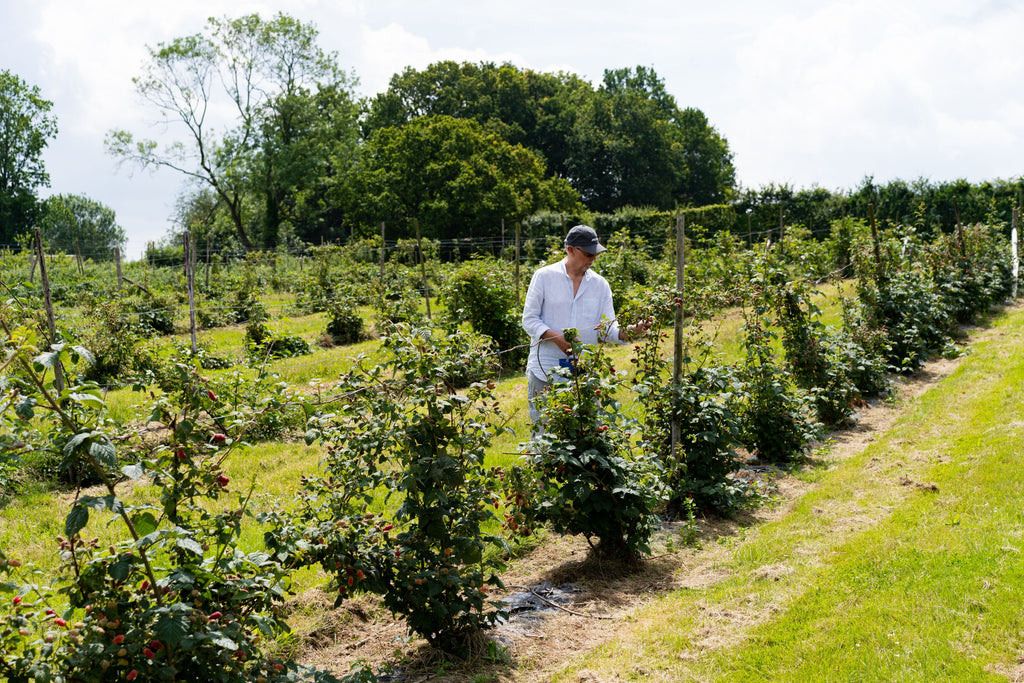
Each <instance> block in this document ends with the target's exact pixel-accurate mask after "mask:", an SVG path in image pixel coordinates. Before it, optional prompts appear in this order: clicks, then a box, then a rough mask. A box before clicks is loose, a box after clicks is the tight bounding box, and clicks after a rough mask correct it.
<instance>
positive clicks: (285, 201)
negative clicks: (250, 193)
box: [252, 85, 359, 247]
mask: <svg viewBox="0 0 1024 683" xmlns="http://www.w3.org/2000/svg"><path fill="white" fill-rule="evenodd" d="M358 119H359V107H358V105H357V103H356V102H355V101H354V100H353V98H352V97H351V95H350V93H349V92H348V91H347V90H345V89H344V88H343V87H340V86H337V85H335V86H321V87H320V88H319V90H317V91H316V92H312V93H307V92H304V91H303V92H296V93H290V94H285V95H282V96H281V97H279V98H277V99H276V100H274V101H273V102H272V103H271V107H270V115H268V116H267V117H266V119H265V121H264V124H263V130H262V147H261V149H260V154H259V155H258V157H257V159H256V163H255V165H254V172H253V174H252V176H253V181H254V183H256V188H255V194H257V195H258V196H261V197H263V200H264V201H263V217H262V225H263V240H262V241H263V244H264V246H266V247H272V246H275V245H277V244H278V243H279V242H281V241H282V240H284V239H286V238H287V237H289V236H290V237H292V238H294V239H298V240H301V241H304V242H307V243H315V242H317V241H319V240H320V239H326V240H332V239H334V238H335V237H337V236H339V235H340V228H341V223H342V220H343V218H344V215H343V213H342V207H343V206H344V205H346V204H347V203H348V190H349V189H350V185H349V181H350V178H349V175H350V172H351V171H352V169H353V168H354V166H355V163H356V160H357V159H358V152H359V127H358Z"/></svg>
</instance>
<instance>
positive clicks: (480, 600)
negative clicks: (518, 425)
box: [267, 328, 504, 655]
mask: <svg viewBox="0 0 1024 683" xmlns="http://www.w3.org/2000/svg"><path fill="white" fill-rule="evenodd" d="M381 351H382V355H383V358H382V359H381V360H380V363H379V364H378V365H373V366H370V365H368V364H367V363H366V362H365V360H362V361H360V362H358V363H357V365H356V367H355V368H353V370H352V371H351V372H349V373H348V374H347V375H345V376H344V377H343V378H342V380H341V382H340V384H339V385H338V386H337V387H336V389H337V390H338V391H339V393H341V394H343V395H345V396H347V399H346V401H345V404H344V405H343V406H342V407H341V408H340V409H339V411H338V413H336V414H326V415H316V416H314V418H313V419H311V421H310V430H309V432H308V433H307V441H308V442H313V441H316V440H322V441H323V442H324V443H325V444H326V445H327V448H328V453H327V456H326V458H325V460H324V466H325V468H326V472H325V473H324V476H319V477H308V478H305V479H303V486H302V491H301V493H300V496H299V498H300V502H299V507H298V510H297V511H295V513H294V514H292V515H284V514H277V513H273V514H271V515H269V516H268V520H272V521H273V522H274V525H275V529H274V530H273V531H271V532H269V533H268V534H267V542H268V543H269V544H271V545H272V546H273V547H274V549H275V551H276V557H277V558H279V559H280V560H281V561H288V562H294V563H296V564H297V565H303V566H304V565H310V564H319V565H320V566H321V567H322V568H323V570H324V571H325V572H327V573H328V575H330V576H331V577H333V582H334V590H335V591H336V592H337V595H338V598H337V604H340V603H341V602H342V601H343V600H344V599H345V598H347V597H350V596H351V595H353V594H354V593H356V592H358V591H368V592H372V593H376V594H378V595H380V596H381V599H382V600H383V602H384V604H385V606H387V607H388V608H389V609H390V610H391V611H392V612H393V613H394V614H396V615H400V616H402V617H403V618H404V619H405V620H406V623H407V624H408V625H409V628H410V629H412V630H413V631H414V632H416V633H418V634H419V635H421V636H423V637H424V638H426V639H427V640H428V641H429V642H430V643H431V644H432V645H433V646H434V647H436V648H439V649H441V650H443V651H446V652H454V653H457V654H462V655H464V654H466V653H467V652H468V651H469V650H470V649H471V648H472V644H473V643H474V641H475V640H476V639H477V638H478V637H479V634H480V632H481V630H482V629H486V628H489V627H491V626H493V625H494V624H496V623H497V622H498V621H499V620H500V619H501V618H502V615H503V614H504V612H503V611H502V609H501V605H500V604H498V603H493V602H489V600H488V595H487V591H488V586H489V585H490V586H501V581H500V579H499V576H498V570H499V568H500V566H501V565H500V562H499V560H498V559H497V553H489V552H487V550H488V548H500V547H501V542H500V539H498V538H497V537H495V536H493V535H491V534H488V533H486V532H485V531H484V526H485V525H486V524H488V523H489V522H490V521H491V520H493V519H495V516H496V514H495V511H494V508H496V507H497V506H498V502H499V501H498V495H497V492H496V491H497V488H496V479H495V473H494V472H491V471H490V470H488V469H486V468H485V467H484V451H485V449H486V448H487V446H488V444H489V443H490V441H491V439H492V438H493V436H494V435H495V434H496V433H498V431H500V429H501V427H500V421H501V419H502V418H501V414H500V411H499V408H498V403H497V401H495V400H494V398H493V396H492V395H491V393H490V392H491V389H492V388H493V384H490V385H488V384H483V383H476V384H473V385H472V386H470V387H469V389H468V390H467V391H466V392H464V393H457V392H456V391H455V389H454V387H452V386H451V385H450V384H448V383H447V382H446V381H445V380H444V378H445V377H447V376H449V375H451V374H452V370H451V368H452V366H457V365H460V364H461V363H462V359H461V358H459V357H456V356H453V355H451V354H450V353H449V352H448V351H447V350H446V348H445V346H444V345H439V344H437V343H435V341H434V340H433V339H432V338H431V337H430V336H429V335H428V334H426V333H424V332H422V331H414V330H408V329H405V328H403V329H400V331H399V333H396V334H394V335H392V336H389V337H387V338H385V339H384V340H383V344H382V349H381ZM380 490H383V491H385V492H386V493H387V494H388V495H389V496H395V497H396V498H399V499H400V503H399V504H398V505H397V507H395V506H388V507H387V508H386V510H381V509H379V508H373V509H368V507H367V506H368V504H369V503H370V502H371V501H372V500H373V497H374V494H375V492H377V491H380ZM491 608H493V609H491Z"/></svg>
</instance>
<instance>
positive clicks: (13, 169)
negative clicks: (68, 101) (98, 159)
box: [0, 70, 57, 244]
mask: <svg viewBox="0 0 1024 683" xmlns="http://www.w3.org/2000/svg"><path fill="white" fill-rule="evenodd" d="M52 106H53V103H52V102H50V101H49V100H45V99H43V98H42V96H41V95H40V92H39V88H38V87H37V86H30V85H28V84H27V83H26V82H25V81H23V80H22V79H21V78H19V77H18V76H16V75H15V74H13V73H11V72H10V71H7V70H3V71H0V244H10V243H12V242H14V240H15V239H16V238H17V237H18V236H20V235H23V234H25V233H27V232H28V231H29V230H30V229H31V228H32V227H33V224H34V223H35V221H36V218H37V217H38V215H39V205H38V201H37V199H36V191H37V190H38V188H40V187H47V186H49V184H50V176H49V174H47V172H46V166H45V164H44V163H43V150H44V149H45V148H46V145H47V143H49V141H50V139H51V138H53V137H54V136H56V135H57V119H56V118H55V117H54V116H53V115H52V114H50V109H51V107H52Z"/></svg>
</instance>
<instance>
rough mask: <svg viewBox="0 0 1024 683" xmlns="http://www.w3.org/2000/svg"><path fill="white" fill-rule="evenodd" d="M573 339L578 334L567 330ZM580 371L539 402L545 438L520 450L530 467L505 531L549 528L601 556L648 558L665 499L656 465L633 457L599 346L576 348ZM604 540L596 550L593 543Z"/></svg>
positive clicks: (511, 488) (515, 480) (613, 380)
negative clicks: (575, 536)
mask: <svg viewBox="0 0 1024 683" xmlns="http://www.w3.org/2000/svg"><path fill="white" fill-rule="evenodd" d="M565 335H566V338H567V339H573V338H574V337H575V336H576V331H575V330H566V331H565ZM574 347H575V348H574V351H575V354H574V356H575V357H576V358H577V359H580V360H577V362H576V368H575V373H574V374H573V375H572V376H571V377H567V378H565V379H566V381H562V382H554V383H552V385H551V388H550V389H549V390H548V391H546V392H545V393H544V394H542V395H541V396H540V397H539V398H538V404H539V406H540V411H541V421H540V424H541V426H542V427H543V432H542V433H540V434H539V435H535V436H534V438H533V440H532V441H530V442H529V443H526V444H524V445H523V447H522V451H523V456H522V459H523V461H524V463H525V464H524V465H521V466H516V467H515V468H513V470H512V471H511V472H510V474H509V478H508V485H507V494H506V497H507V500H508V504H509V510H510V511H509V517H508V518H507V520H506V525H507V526H509V527H511V528H513V529H518V530H520V531H522V532H525V533H530V532H531V531H532V529H533V528H534V527H535V526H536V525H537V524H544V523H550V524H551V525H552V526H553V528H554V529H555V531H557V532H559V533H569V534H582V535H583V536H584V537H585V538H586V539H587V542H588V543H590V544H591V546H592V547H593V548H594V549H595V551H597V552H598V553H599V554H601V555H603V556H606V557H618V558H624V559H633V558H637V557H639V556H640V555H641V554H644V553H648V552H650V548H649V545H648V543H649V541H650V538H651V535H652V534H653V533H654V531H655V529H656V527H657V517H656V514H655V513H656V509H657V507H658V505H659V504H660V503H661V501H662V486H661V482H660V479H659V477H658V471H657V463H656V462H654V461H653V460H651V459H648V458H647V457H646V456H644V455H643V454H633V453H630V436H631V433H630V432H629V431H628V430H627V427H626V424H627V423H626V421H625V419H624V417H623V416H622V415H621V413H620V412H619V411H620V408H621V406H620V404H619V401H618V399H616V398H615V392H616V390H617V388H618V386H619V384H620V383H621V381H622V379H623V377H624V375H620V374H617V373H615V371H614V369H613V368H612V366H611V362H610V361H609V360H608V358H607V357H606V356H605V355H604V354H603V352H602V350H601V347H597V348H596V349H593V350H588V352H587V355H586V358H585V359H582V357H581V354H582V351H583V346H582V344H579V343H576V344H574ZM594 538H596V539H597V540H598V543H597V545H596V546H595V545H594V543H593V540H592V539H594Z"/></svg>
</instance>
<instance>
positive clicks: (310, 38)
mask: <svg viewBox="0 0 1024 683" xmlns="http://www.w3.org/2000/svg"><path fill="white" fill-rule="evenodd" d="M317 36H318V32H317V30H316V29H315V28H314V27H313V26H312V25H306V24H302V23H300V22H299V21H297V20H295V19H293V18H291V17H288V16H287V15H284V14H281V13H279V14H278V15H277V16H276V17H274V19H272V20H270V21H264V20H262V19H261V18H260V17H259V15H257V14H251V15H247V16H244V17H241V18H239V19H233V20H230V19H227V18H224V19H216V18H211V19H210V20H209V21H208V24H207V31H206V32H205V33H198V34H194V35H191V36H186V37H184V38H177V39H175V40H173V41H171V42H170V43H159V44H158V45H157V47H156V48H150V49H149V62H148V63H147V64H146V66H145V67H144V72H143V74H142V76H139V77H137V78H135V79H134V83H135V87H136V90H137V91H138V93H139V94H140V95H141V96H142V97H143V99H145V100H147V101H148V102H149V103H151V104H152V105H154V106H155V107H156V108H157V110H158V111H159V112H160V114H161V115H162V117H163V118H164V121H165V122H167V123H175V124H179V130H182V131H183V132H184V140H176V141H174V142H172V143H171V144H169V145H168V146H167V147H166V148H164V149H163V150H160V149H159V145H158V143H157V142H156V141H155V140H138V141H136V140H135V139H134V137H133V136H132V134H131V133H130V132H128V131H124V130H115V131H111V132H110V133H109V134H108V136H107V148H108V150H109V151H110V152H111V153H112V154H114V155H115V156H118V157H120V158H121V159H122V160H127V161H132V162H135V163H137V164H139V165H140V166H142V167H166V168H171V169H174V170H176V171H178V172H179V173H182V174H184V175H185V176H187V177H189V178H192V179H194V180H197V181H199V182H200V183H201V184H202V185H205V186H207V187H209V188H210V189H211V190H213V192H214V193H215V194H216V195H217V197H218V198H219V200H220V202H221V204H222V206H223V207H224V208H225V210H226V211H227V212H228V214H229V216H230V218H231V223H232V225H233V226H234V229H235V233H236V236H237V237H238V241H239V242H240V244H241V245H242V246H243V247H244V248H246V249H250V248H252V246H253V242H254V237H255V236H254V235H253V234H252V233H251V231H250V227H249V226H250V223H252V222H253V221H254V219H257V218H258V217H257V216H256V215H255V213H254V208H253V207H254V206H258V205H259V204H263V205H264V206H266V204H267V202H266V200H265V199H264V201H263V202H258V201H253V198H252V196H251V195H252V192H253V190H254V188H259V190H260V191H262V192H267V191H272V190H273V188H274V182H273V175H274V174H273V172H272V169H271V168H270V167H268V166H267V164H269V163H273V159H275V158H276V157H274V155H269V156H268V155H267V154H265V150H264V149H263V140H262V137H261V136H262V135H263V133H264V126H265V125H268V122H271V121H273V120H275V119H276V120H277V124H276V126H277V127H278V128H279V129H280V128H281V126H282V125H285V124H286V123H287V122H286V118H287V117H286V115H285V110H286V109H287V107H286V106H285V105H286V104H287V103H290V102H292V101H293V100H294V98H299V97H302V96H304V95H305V94H306V93H308V92H313V91H315V90H317V88H318V87H319V85H320V84H321V83H324V84H327V85H329V86H333V87H337V88H341V89H347V88H348V85H349V84H348V79H347V77H345V76H344V75H343V74H342V73H341V72H340V71H339V70H338V68H337V66H336V55H335V53H325V52H323V51H322V50H321V49H320V48H318V47H317V46H316V39H317ZM223 112H230V117H229V118H230V120H229V121H227V122H226V123H223V124H222V126H221V127H220V128H219V129H218V127H217V125H216V122H215V121H213V120H212V119H213V117H214V116H215V115H216V114H218V113H223ZM270 125H271V127H273V126H274V125H275V124H270ZM290 139H291V138H289V140H290ZM261 153H262V158H260V159H257V157H259V156H260V154H261ZM257 169H259V170H260V171H261V172H262V173H263V177H262V178H255V177H254V176H253V173H254V171H256V170H257ZM273 220H275V219H274V218H273V217H272V218H271V221H273ZM264 232H266V230H264Z"/></svg>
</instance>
